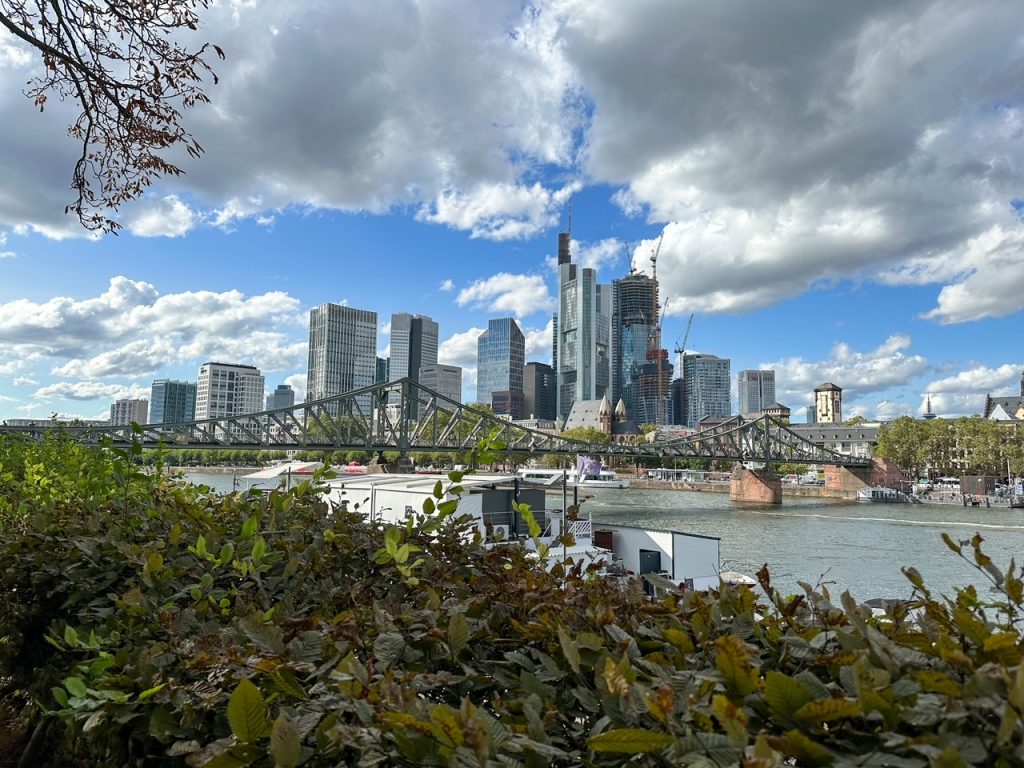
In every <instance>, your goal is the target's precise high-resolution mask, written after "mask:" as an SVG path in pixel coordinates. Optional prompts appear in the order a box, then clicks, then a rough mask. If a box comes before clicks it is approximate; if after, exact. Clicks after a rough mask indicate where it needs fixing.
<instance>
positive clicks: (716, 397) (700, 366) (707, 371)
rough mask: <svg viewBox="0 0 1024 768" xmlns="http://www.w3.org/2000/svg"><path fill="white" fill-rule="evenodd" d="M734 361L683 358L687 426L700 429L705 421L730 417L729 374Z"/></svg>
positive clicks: (686, 356)
mask: <svg viewBox="0 0 1024 768" xmlns="http://www.w3.org/2000/svg"><path fill="white" fill-rule="evenodd" d="M730 365H731V361H730V360H729V358H727V357H718V356H716V355H701V354H690V355H683V376H682V379H683V392H682V408H681V410H682V414H683V423H684V424H685V425H686V426H687V427H697V426H698V425H699V424H700V421H701V419H706V418H708V417H711V418H713V419H727V418H729V416H730V412H731V408H730V404H729V383H730V379H731V378H732V377H731V375H730V373H729V367H730Z"/></svg>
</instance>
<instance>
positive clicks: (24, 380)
mask: <svg viewBox="0 0 1024 768" xmlns="http://www.w3.org/2000/svg"><path fill="white" fill-rule="evenodd" d="M11 383H12V384H13V385H14V386H16V387H27V386H32V385H35V384H38V383H39V382H38V381H36V380H35V379H33V378H32V377H31V376H15V377H14V378H13V379H12V380H11Z"/></svg>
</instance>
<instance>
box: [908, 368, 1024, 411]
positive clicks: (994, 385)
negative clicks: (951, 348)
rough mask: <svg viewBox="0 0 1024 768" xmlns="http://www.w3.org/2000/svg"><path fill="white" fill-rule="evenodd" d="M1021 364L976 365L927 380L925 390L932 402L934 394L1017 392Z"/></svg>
mask: <svg viewBox="0 0 1024 768" xmlns="http://www.w3.org/2000/svg"><path fill="white" fill-rule="evenodd" d="M1020 372H1021V364H1020V363H1007V364H1005V365H1001V366H999V367H998V368H990V367H988V366H987V365H977V366H974V367H972V368H969V369H967V370H965V371H960V372H959V373H957V374H956V375H954V376H947V377H945V378H942V379H936V380H935V381H932V382H929V383H928V385H927V391H928V392H929V393H931V395H932V401H933V404H934V400H935V396H936V395H945V394H962V393H968V392H969V393H972V394H976V395H985V394H992V395H996V394H999V393H1003V392H1014V391H1015V392H1018V393H1019V391H1020V390H1019V388H1018V384H1019V381H1020Z"/></svg>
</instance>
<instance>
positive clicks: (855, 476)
mask: <svg viewBox="0 0 1024 768" xmlns="http://www.w3.org/2000/svg"><path fill="white" fill-rule="evenodd" d="M873 485H880V486H885V487H886V488H897V489H899V490H902V491H907V490H909V489H908V488H907V487H905V486H906V485H907V482H906V478H905V477H904V476H903V473H902V472H900V470H899V467H897V466H896V465H895V464H893V463H892V462H889V461H886V460H885V459H872V460H871V466H870V467H839V466H834V465H828V466H826V467H825V490H827V491H838V492H841V493H843V494H844V495H848V496H849V495H854V494H856V492H857V491H859V490H860V489H861V488H867V487H868V486H873Z"/></svg>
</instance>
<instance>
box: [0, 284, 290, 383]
mask: <svg viewBox="0 0 1024 768" xmlns="http://www.w3.org/2000/svg"><path fill="white" fill-rule="evenodd" d="M304 325H305V319H304V316H303V315H302V314H301V313H300V312H299V302H298V300H297V299H295V298H294V297H292V296H289V295H288V294H286V293H283V292H281V291H271V292H268V293H265V294H261V295H258V296H245V295H244V294H242V293H241V292H240V291H225V292H222V293H217V292H213V291H187V292H182V293H176V294H167V295H163V296H161V295H160V294H159V292H158V291H157V290H156V287H155V286H153V285H152V284H150V283H147V282H143V281H137V280H130V279H129V278H126V277H122V276H118V277H114V278H112V279H111V280H110V284H109V286H108V288H107V290H106V291H104V292H103V293H102V294H101V295H99V296H95V297H92V298H86V299H74V298H70V297H56V298H53V299H49V300H48V301H44V302H33V301H29V300H27V299H16V300H14V301H10V302H7V303H3V304H0V349H6V350H13V349H15V348H17V349H19V350H21V351H22V353H23V354H28V355H34V356H36V357H40V356H47V357H52V358H56V359H63V360H64V362H61V363H57V364H56V365H55V366H54V369H53V373H54V374H56V375H59V376H68V377H79V378H87V377H89V378H91V377H107V376H141V375H148V374H151V373H154V372H156V371H157V370H158V369H160V368H162V367H165V366H167V365H169V364H171V363H175V362H177V363H180V362H186V361H193V362H202V361H203V360H208V359H215V358H221V359H235V360H239V361H247V362H252V363H253V364H255V365H257V366H259V367H261V368H264V369H266V370H271V371H273V370H283V369H286V368H290V367H295V366H296V365H298V364H300V362H301V361H302V360H304V359H305V356H306V348H307V345H306V342H305V341H298V340H294V339H293V338H291V337H292V336H304V335H305V334H304V333H303V332H302V329H303V328H304Z"/></svg>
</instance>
